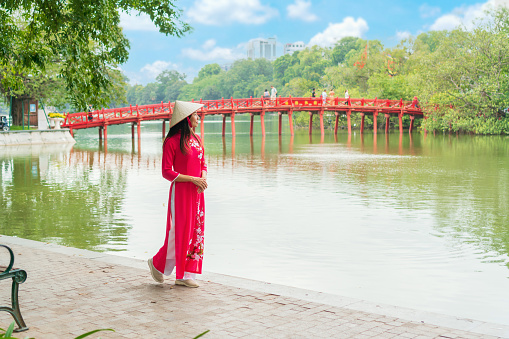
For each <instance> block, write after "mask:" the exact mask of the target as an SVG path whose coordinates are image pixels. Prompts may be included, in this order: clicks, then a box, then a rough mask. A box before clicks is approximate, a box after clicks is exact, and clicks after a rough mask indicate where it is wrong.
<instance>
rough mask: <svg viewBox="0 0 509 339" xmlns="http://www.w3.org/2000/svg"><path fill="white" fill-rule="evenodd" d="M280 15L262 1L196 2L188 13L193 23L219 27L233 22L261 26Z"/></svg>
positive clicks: (219, 0)
mask: <svg viewBox="0 0 509 339" xmlns="http://www.w3.org/2000/svg"><path fill="white" fill-rule="evenodd" d="M278 15H279V12H278V10H277V9H275V8H272V7H270V6H265V5H262V4H261V3H260V0H196V1H195V2H194V4H193V6H192V7H191V8H190V9H189V10H188V11H187V16H188V18H189V19H190V20H191V21H193V22H197V23H200V24H204V25H217V26H220V25H224V24H229V23H232V22H238V23H242V24H253V25H260V24H264V23H266V22H267V21H268V20H269V19H271V18H272V17H275V16H278Z"/></svg>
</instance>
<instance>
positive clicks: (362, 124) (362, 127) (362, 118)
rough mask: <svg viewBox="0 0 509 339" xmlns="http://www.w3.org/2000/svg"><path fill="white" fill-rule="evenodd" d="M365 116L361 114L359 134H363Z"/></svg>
mask: <svg viewBox="0 0 509 339" xmlns="http://www.w3.org/2000/svg"><path fill="white" fill-rule="evenodd" d="M365 115H366V114H364V113H361V134H363V133H364V116H365Z"/></svg>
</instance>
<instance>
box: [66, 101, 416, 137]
mask: <svg viewBox="0 0 509 339" xmlns="http://www.w3.org/2000/svg"><path fill="white" fill-rule="evenodd" d="M199 102H200V103H202V104H203V105H204V106H203V107H202V108H201V109H200V110H198V111H197V112H198V114H199V115H200V118H201V121H202V122H203V121H204V120H205V117H206V116H207V115H217V114H220V115H222V116H223V130H222V134H223V136H224V135H225V131H226V117H227V116H230V120H231V131H232V135H233V136H235V115H236V114H250V115H251V128H250V135H253V124H254V116H255V115H259V116H260V123H261V128H262V135H263V136H265V123H264V116H265V113H267V112H277V113H278V115H279V130H278V132H279V134H281V133H282V131H281V126H282V115H283V114H287V115H288V118H289V124H290V133H291V135H293V120H292V115H293V112H298V111H308V112H309V134H311V131H312V123H313V115H314V114H318V115H319V117H320V131H321V134H322V135H323V134H324V124H323V116H324V113H325V112H334V113H335V116H336V121H335V125H334V133H337V131H338V121H339V116H340V114H345V115H346V117H347V125H348V133H352V125H351V119H350V118H351V114H352V113H358V114H360V116H361V125H360V132H361V133H362V132H363V131H364V117H365V116H366V114H367V115H371V116H373V131H374V132H375V133H376V131H377V119H376V117H377V116H378V114H380V113H383V114H384V115H385V119H386V124H385V130H386V132H387V131H388V127H389V120H390V117H391V116H397V117H398V120H399V121H398V122H399V131H400V133H403V122H402V119H403V115H405V114H406V115H409V117H410V128H409V131H410V132H412V129H413V123H414V119H415V117H416V116H420V117H423V112H422V110H421V109H420V108H415V107H413V106H415V105H414V102H411V101H403V100H382V99H377V98H375V99H364V98H362V99H352V98H349V99H343V98H327V99H326V101H325V102H324V101H323V99H322V98H292V97H288V98H283V97H279V98H276V99H265V98H248V99H233V98H232V99H221V100H200V101H199ZM173 106H174V103H172V102H168V103H163V102H161V103H160V104H153V105H143V106H138V105H136V106H129V107H122V108H110V109H101V110H97V111H93V112H80V113H70V114H68V115H67V117H66V120H65V123H64V124H63V127H66V128H69V129H70V131H71V134H72V133H73V130H76V129H83V128H92V127H99V138H100V139H102V132H103V131H104V138H105V139H106V138H107V127H108V126H109V125H118V124H126V123H131V131H132V137H133V138H134V126H137V132H138V133H137V134H138V138H139V136H140V123H141V121H149V120H163V131H162V133H163V136H164V135H165V125H166V124H165V123H164V122H165V121H168V120H169V119H170V118H171V114H172V112H173ZM200 129H201V135H202V137H203V134H204V132H203V123H200Z"/></svg>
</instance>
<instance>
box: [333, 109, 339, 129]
mask: <svg viewBox="0 0 509 339" xmlns="http://www.w3.org/2000/svg"><path fill="white" fill-rule="evenodd" d="M334 114H335V115H336V122H335V123H334V134H338V126H339V112H338V111H336V112H334Z"/></svg>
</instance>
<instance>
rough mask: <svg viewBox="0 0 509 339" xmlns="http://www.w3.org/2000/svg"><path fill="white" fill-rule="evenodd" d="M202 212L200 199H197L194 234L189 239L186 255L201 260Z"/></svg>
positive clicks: (202, 237) (202, 238)
mask: <svg viewBox="0 0 509 339" xmlns="http://www.w3.org/2000/svg"><path fill="white" fill-rule="evenodd" d="M204 214H205V213H204V212H203V208H202V206H201V205H200V200H199V199H198V201H197V211H196V221H195V225H194V236H193V237H192V238H191V239H190V240H189V251H188V252H187V257H188V258H189V259H191V260H203V240H204V236H203V224H204V218H203V216H204Z"/></svg>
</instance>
